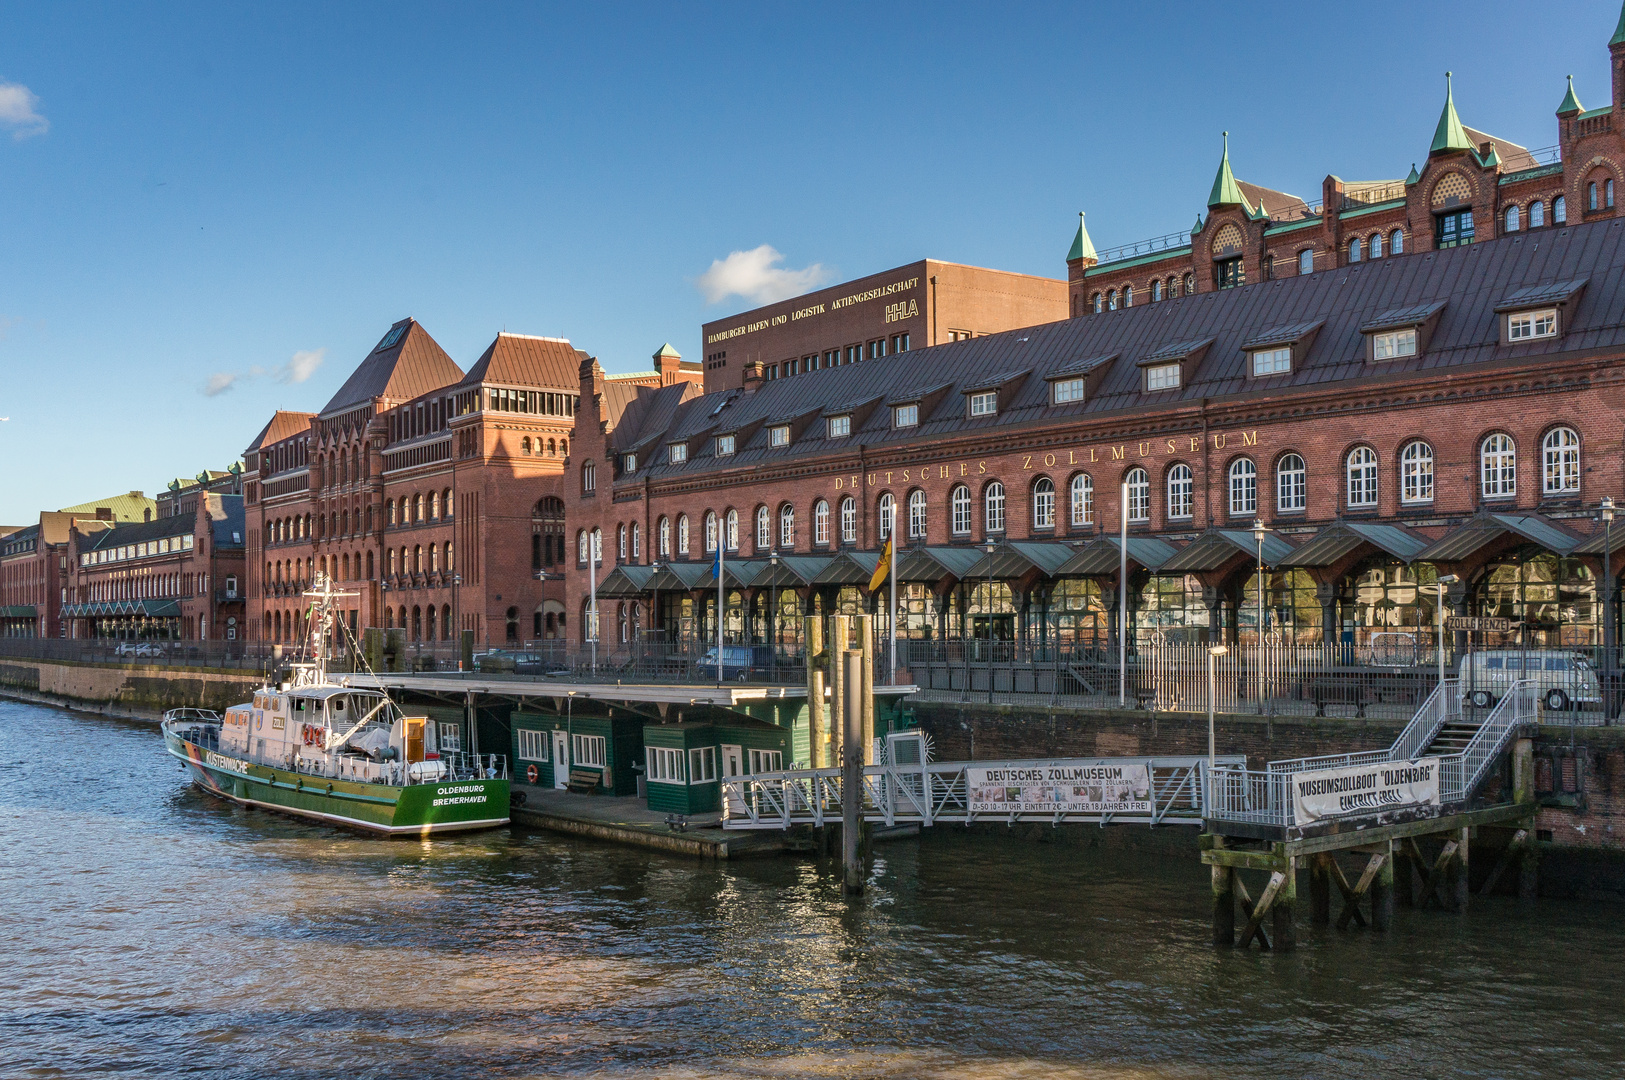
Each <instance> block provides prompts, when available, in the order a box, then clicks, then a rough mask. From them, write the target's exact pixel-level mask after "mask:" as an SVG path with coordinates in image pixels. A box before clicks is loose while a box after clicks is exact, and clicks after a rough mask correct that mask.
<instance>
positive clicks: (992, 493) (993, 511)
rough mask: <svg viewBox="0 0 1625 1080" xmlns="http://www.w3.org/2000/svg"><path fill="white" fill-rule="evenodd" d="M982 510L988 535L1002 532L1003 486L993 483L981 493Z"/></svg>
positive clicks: (996, 482)
mask: <svg viewBox="0 0 1625 1080" xmlns="http://www.w3.org/2000/svg"><path fill="white" fill-rule="evenodd" d="M982 508H983V510H984V511H985V514H984V518H985V520H986V523H987V531H988V532H990V533H1002V532H1003V531H1004V485H1003V484H1001V483H999V482H998V481H997V480H995V481H993V482H992V483H991V484H989V485H988V486H987V488H986V489H985V490H983V492H982Z"/></svg>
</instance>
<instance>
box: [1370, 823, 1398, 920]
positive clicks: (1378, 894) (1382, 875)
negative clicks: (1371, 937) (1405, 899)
mask: <svg viewBox="0 0 1625 1080" xmlns="http://www.w3.org/2000/svg"><path fill="white" fill-rule="evenodd" d="M1384 846H1385V847H1386V848H1387V849H1388V851H1387V853H1386V854H1385V855H1384V856H1383V860H1382V865H1381V866H1380V867H1378V868H1377V876H1376V879H1375V880H1373V881H1372V882H1371V929H1373V930H1387V929H1389V928H1390V927H1392V926H1393V925H1394V850H1393V849H1394V845H1393V842H1392V841H1390V842H1388V843H1387V844H1385V845H1384Z"/></svg>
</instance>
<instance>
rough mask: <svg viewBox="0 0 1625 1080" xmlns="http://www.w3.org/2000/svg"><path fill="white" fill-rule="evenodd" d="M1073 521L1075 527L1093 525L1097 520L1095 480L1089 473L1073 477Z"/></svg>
mask: <svg viewBox="0 0 1625 1080" xmlns="http://www.w3.org/2000/svg"><path fill="white" fill-rule="evenodd" d="M1071 514H1072V517H1071V521H1072V524H1073V526H1074V527H1078V526H1082V525H1092V524H1094V520H1095V481H1094V478H1093V477H1091V476H1090V475H1089V474H1088V473H1079V474H1078V475H1076V476H1074V477H1073V478H1072V487H1071Z"/></svg>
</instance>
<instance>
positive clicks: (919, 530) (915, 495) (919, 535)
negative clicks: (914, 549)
mask: <svg viewBox="0 0 1625 1080" xmlns="http://www.w3.org/2000/svg"><path fill="white" fill-rule="evenodd" d="M908 538H909V539H910V540H924V539H925V492H923V491H915V492H912V493H910V495H909V497H908Z"/></svg>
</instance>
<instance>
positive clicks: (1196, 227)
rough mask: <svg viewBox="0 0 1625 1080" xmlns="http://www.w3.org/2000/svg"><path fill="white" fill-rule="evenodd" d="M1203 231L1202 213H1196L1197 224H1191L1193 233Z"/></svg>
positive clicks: (1193, 234)
mask: <svg viewBox="0 0 1625 1080" xmlns="http://www.w3.org/2000/svg"><path fill="white" fill-rule="evenodd" d="M1201 231H1202V215H1201V214H1197V215H1196V224H1195V225H1192V226H1191V235H1192V236H1195V235H1196V234H1197V233H1199V232H1201Z"/></svg>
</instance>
